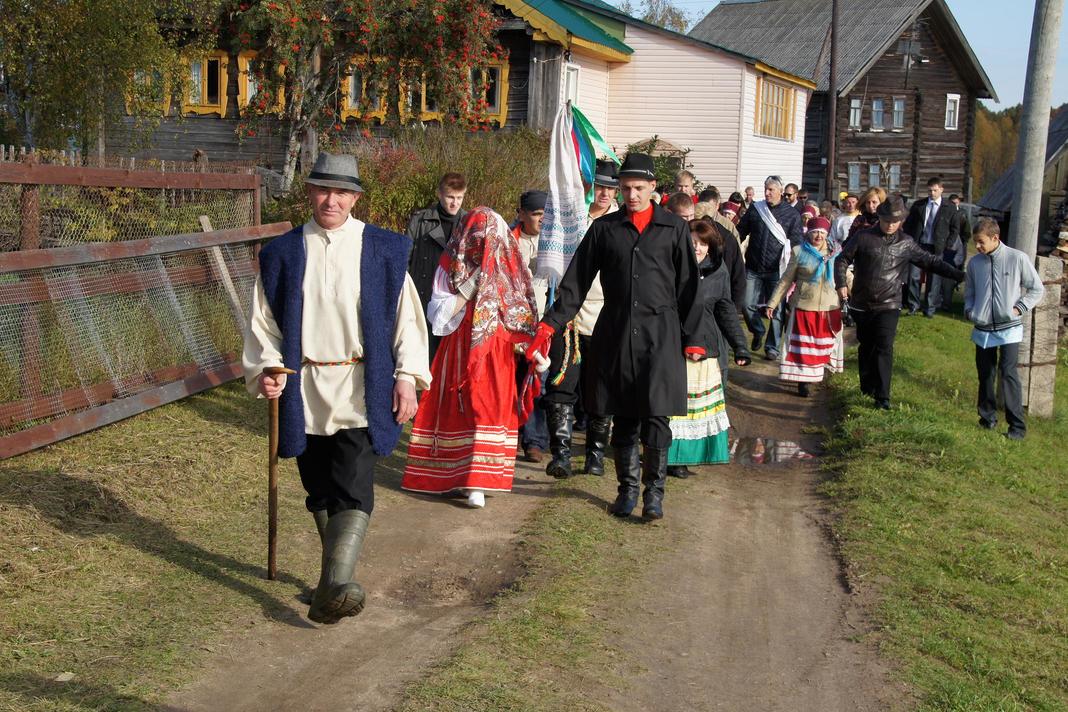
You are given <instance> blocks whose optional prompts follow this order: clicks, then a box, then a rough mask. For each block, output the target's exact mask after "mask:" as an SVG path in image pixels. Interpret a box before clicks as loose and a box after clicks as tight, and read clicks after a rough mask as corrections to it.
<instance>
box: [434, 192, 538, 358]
mask: <svg viewBox="0 0 1068 712" xmlns="http://www.w3.org/2000/svg"><path fill="white" fill-rule="evenodd" d="M440 264H441V267H442V269H444V270H445V272H446V273H447V274H448V275H449V285H450V286H451V287H452V289H453V291H455V292H457V293H458V292H459V291H460V290H459V287H460V285H462V284H463V283H464V282H466V281H467V280H468V279H469V278H470V277H471V275H473V274H475V273H476V271H477V270H481V273H479V275H478V278H477V284H478V286H477V287H476V291H475V294H474V296H473V297H472V299H471V301H472V302H474V313H473V314H472V315H471V347H470V348H471V356H472V359H475V358H477V356H478V355H479V354H478V352H479V347H480V346H483V345H485V344H486V343H488V341H489V339H490V337H491V336H493V335H494V334H496V333H497V330H498V329H499V328H500V327H501V326H503V327H504V328H505V329H507V330H508V331H511V332H513V333H515V334H526V335H528V336H529V335H533V334H534V330H535V328H536V327H537V325H538V318H537V314H538V310H537V306H535V301H534V288H533V286H532V285H531V281H530V272H529V270H528V269H527V266H526V264H525V263H524V262H523V255H522V254H521V253H520V250H519V242H518V241H517V240H516V239H515V237H513V236H512V234H511V231H510V230H509V229H508V226H507V225H506V224H505V222H504V218H502V217H501V216H500V215H498V214H497V213H495V212H493V210H491V209H490V208H487V207H479V208H475V209H474V210H472V211H471V212H469V213H467V214H466V215H464V218H463V220H461V221H460V224H459V225H457V226H456V229H455V230H454V231H453V233H452V237H451V238H450V239H449V244H448V246H447V247H446V248H445V252H444V253H443V254H442V256H441V263H440Z"/></svg>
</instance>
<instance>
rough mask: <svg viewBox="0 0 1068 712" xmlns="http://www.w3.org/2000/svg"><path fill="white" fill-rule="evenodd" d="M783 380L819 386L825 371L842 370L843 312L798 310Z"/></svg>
mask: <svg viewBox="0 0 1068 712" xmlns="http://www.w3.org/2000/svg"><path fill="white" fill-rule="evenodd" d="M785 342H786V349H785V351H784V352H783V355H782V360H780V361H779V379H780V380H783V381H794V382H797V383H818V382H819V381H822V380H823V373H824V371H830V372H831V373H839V372H840V371H841V370H842V357H843V353H844V349H843V347H842V312H841V310H839V309H832V310H830V311H804V310H803V309H794V310H793V311H792V314H791V315H790V324H789V326H788V328H787V335H786V339H785Z"/></svg>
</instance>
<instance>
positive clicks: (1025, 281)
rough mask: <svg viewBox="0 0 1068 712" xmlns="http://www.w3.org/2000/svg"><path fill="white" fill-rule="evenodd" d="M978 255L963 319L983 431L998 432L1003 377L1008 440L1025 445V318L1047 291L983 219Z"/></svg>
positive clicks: (970, 266) (1032, 268) (991, 223)
mask: <svg viewBox="0 0 1068 712" xmlns="http://www.w3.org/2000/svg"><path fill="white" fill-rule="evenodd" d="M974 239H975V250H976V252H978V254H977V255H976V256H975V257H973V258H972V259H971V260H970V261H969V262H968V266H967V268H966V277H965V282H964V315H965V316H966V317H967V318H968V320H969V321H971V322H972V323H973V324H975V328H974V329H973V330H972V341H973V342H974V343H975V368H976V370H977V371H978V372H979V425H980V427H983V428H986V429H988V430H993V429H994V428H995V427H996V426H997V422H998V413H997V407H998V406H997V391H996V390H995V379H996V378H997V376H998V374H1000V375H1001V388H1002V390H1003V394H1004V398H1005V420H1006V421H1008V424H1009V431H1008V433H1006V437H1008V438H1009V439H1010V440H1023V438H1024V435H1025V434H1026V432H1027V425H1026V423H1024V418H1023V393H1022V389H1021V387H1020V375H1019V373H1017V371H1016V360H1017V357H1018V355H1019V349H1020V342H1021V341H1022V340H1023V315H1024V314H1025V313H1027V312H1028V311H1030V310H1031V309H1034V307H1035V305H1036V304H1038V303H1039V301H1041V300H1042V295H1043V294H1044V293H1045V287H1043V286H1042V280H1041V279H1040V278H1039V276H1038V272H1037V271H1036V270H1035V266H1034V265H1033V264H1031V260H1030V258H1029V257H1028V256H1027V255H1026V254H1024V253H1023V252H1021V251H1019V250H1015V249H1013V248H1011V247H1009V246H1008V245H1004V244H1002V242H1001V231H1000V230H999V228H998V224H997V223H996V222H994V221H993V220H991V219H989V218H982V219H980V220H979V224H978V225H977V226H976V228H975V232H974Z"/></svg>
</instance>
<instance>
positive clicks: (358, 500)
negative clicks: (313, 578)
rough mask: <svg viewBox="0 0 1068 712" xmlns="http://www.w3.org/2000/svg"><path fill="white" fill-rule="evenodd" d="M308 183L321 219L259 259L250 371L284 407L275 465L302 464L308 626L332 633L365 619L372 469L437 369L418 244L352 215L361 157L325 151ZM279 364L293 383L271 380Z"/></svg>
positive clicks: (258, 390) (256, 388)
mask: <svg viewBox="0 0 1068 712" xmlns="http://www.w3.org/2000/svg"><path fill="white" fill-rule="evenodd" d="M305 185H306V189H307V195H308V201H309V203H310V204H311V210H312V216H313V218H312V220H310V221H309V222H308V223H306V224H304V225H302V226H300V227H297V228H294V229H293V230H291V231H290V232H287V233H286V234H285V235H282V236H281V237H278V238H275V239H274V240H272V241H271V242H270V243H268V244H267V245H266V246H264V248H263V250H262V251H261V252H260V256H259V262H260V276H259V278H258V279H257V280H256V287H255V291H254V293H253V298H252V313H251V315H250V318H249V325H248V330H247V332H246V334H245V348H244V354H243V362H244V370H245V382H246V383H247V384H248V388H249V391H250V392H251V393H252V394H253V395H258V396H261V397H266V398H279V399H280V400H279V416H280V417H279V447H278V454H279V455H280V456H281V457H296V458H297V469H298V470H299V471H300V480H301V484H303V485H304V489H305V490H306V491H307V493H308V496H307V499H306V502H305V503H306V506H307V507H308V510H309V511H311V513H312V515H313V516H314V519H315V524H316V527H317V528H318V530H319V535H320V539H321V542H322V548H323V552H322V571H321V574H320V577H319V585H318V587H317V588H316V590H315V593H314V595H313V596H312V602H311V608H310V610H309V611H308V617H309V618H311V619H312V620H313V621H316V622H318V623H336V622H337V621H338V620H340V619H341V618H343V617H345V616H354V615H356V614H357V613H359V612H360V611H361V610H362V609H363V604H364V592H363V589H362V588H361V587H360V585H359V584H358V583H355V582H353V580H352V575H353V571H354V569H355V566H356V559H357V557H358V556H359V553H360V548H361V546H362V544H363V538H364V535H365V533H366V531H367V524H368V522H369V520H370V516H371V511H372V509H373V508H374V489H373V484H374V465H375V462H376V461H377V460H378V459H379V458H380V457H383V456H386V455H389V454H390V453H391V452H392V451H393V449H394V447H396V444H397V439H398V438H399V436H400V431H401V427H402V425H403V423H404V422H406V421H407V420H409V419H411V417H412V416H413V415H414V414H415V410H416V389H417V388H418V389H425V388H427V387H428V386H429V384H430V368H429V364H428V359H427V327H426V321H425V319H424V317H423V310H422V307H421V305H420V303H419V294H418V292H417V291H416V289H415V285H414V284H413V283H412V280H411V277H409V276H408V274H407V268H408V252H409V250H410V249H411V241H410V240H409V239H408V238H407V237H405V236H404V235H399V234H396V233H393V232H389V231H387V230H383V229H382V228H378V227H375V226H373V225H366V224H364V223H362V222H360V221H359V220H356V219H355V218H353V217H352V215H351V214H350V213H351V211H352V208H353V206H354V205H355V204H356V201H357V200H359V199H360V196H361V195H362V194H363V188H362V187H361V185H360V177H359V171H358V170H357V166H356V159H355V158H354V157H353V156H335V155H331V154H328V153H321V154H320V155H319V159H318V160H317V161H316V162H315V166H314V167H313V168H312V171H311V173H310V174H309V175H308V177H307V179H306V180H305ZM278 366H284V367H286V368H289V369H292V371H295V373H293V375H291V376H289V377H288V379H287V377H286V376H285V375H279V376H271V375H268V374H265V373H264V369H266V368H270V367H278Z"/></svg>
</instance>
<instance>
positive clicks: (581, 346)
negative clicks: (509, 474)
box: [542, 160, 619, 479]
mask: <svg viewBox="0 0 1068 712" xmlns="http://www.w3.org/2000/svg"><path fill="white" fill-rule="evenodd" d="M618 191H619V166H617V165H616V163H615V161H610V160H606V161H597V165H596V169H595V170H594V177H593V202H592V203H591V204H590V211H589V216H588V219H587V221H586V229H587V230H589V228H590V225H592V224H593V221H594V220H596V219H597V218H600V217H603V216H605V215H609V214H611V213H614V212H616V211H617V210H619V205H618V203H616V193H617V192H618ZM603 308H604V289H603V288H602V287H601V278H600V275H597V276H595V277H594V278H593V283H592V284H591V285H590V290H589V291H588V292H587V293H586V299H585V300H584V301H583V302H582V307H580V308H579V311H578V314H577V315H576V316H575V318H574V320H572V321H571V322H569V323H568V324H567V326H565V327H564V329H562V330H561V331H560V332H559V333H557V334H555V335H554V336H553V340H552V343H551V345H550V347H549V360H550V365H549V379H548V381H547V382H546V384H545V395H543V396H542V402H543V403H544V404H545V409H546V412H547V413H548V416H549V449H550V450H551V452H552V460H551V461H550V462H549V465H548V466H547V467H546V468H545V471H546V472H547V473H548V474H549V475H551V476H553V477H557V478H561V479H562V478H565V477H570V476H571V475H572V474H573V473H572V470H571V435H572V430H573V429H574V425H575V406H576V405H577V404H580V403H581V407H582V409H583V411H584V412H585V413H586V414H587V416H588V419H587V422H586V452H585V459H584V462H583V464H582V470H581V471H582V472H583V473H584V474H589V475H603V474H604V454H605V450H606V448H607V447H608V434H609V431H610V430H611V429H612V417H611V416H609V415H604V414H602V413H600V411H598V410H596V407H595V405H594V403H593V400H592V398H587V397H586V396H585V395H583V394H584V392H585V391H586V388H585V387H586V386H588V385H589V386H592V383H593V380H594V378H595V375H594V372H593V365H592V364H593V361H594V360H595V358H596V357H595V356H594V355H593V351H594V346H593V343H592V340H593V329H594V326H596V324H597V318H598V317H599V316H600V315H601V310H602V309H603Z"/></svg>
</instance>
